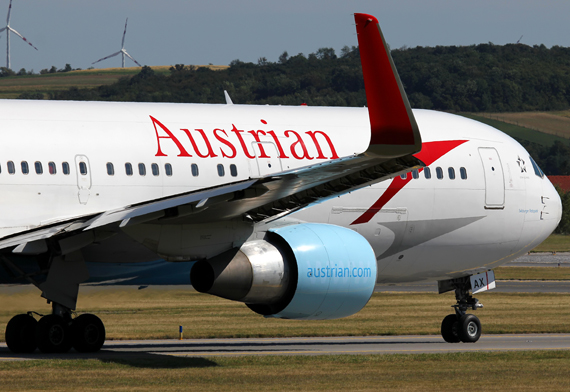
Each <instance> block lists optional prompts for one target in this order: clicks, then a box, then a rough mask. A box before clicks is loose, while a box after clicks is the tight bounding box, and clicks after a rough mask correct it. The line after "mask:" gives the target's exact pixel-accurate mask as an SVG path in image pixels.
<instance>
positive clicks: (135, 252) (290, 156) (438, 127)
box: [0, 13, 561, 353]
mask: <svg viewBox="0 0 570 392" xmlns="http://www.w3.org/2000/svg"><path fill="white" fill-rule="evenodd" d="M354 17H355V21H356V30H357V37H358V43H359V49H360V56H361V63H362V69H363V76H364V82H365V88H366V96H367V103H368V107H365V108H341V107H309V106H306V105H301V106H298V107H293V106H256V105H237V104H233V103H232V102H231V100H230V101H228V102H227V104H218V105H211V104H166V103H128V102H114V103H110V102H63V101H23V100H14V101H9V100H6V101H2V102H1V103H0V105H1V107H2V110H1V111H0V124H1V127H0V135H1V137H2V140H3V143H2V145H1V146H0V157H2V158H1V161H0V192H1V195H2V203H0V284H16V283H17V284H23V283H27V284H33V285H35V286H37V287H38V288H39V289H40V290H41V296H42V297H43V298H45V299H46V300H47V301H48V303H50V304H51V305H52V313H51V314H48V315H44V316H42V317H41V318H40V319H39V320H36V318H35V317H34V316H33V313H32V312H28V313H24V314H19V315H16V316H14V317H13V318H12V319H11V320H10V321H9V322H8V324H7V326H6V334H5V336H6V343H7V345H8V347H9V349H10V350H11V351H12V352H26V353H27V352H33V351H35V350H36V349H37V348H39V350H40V351H41V352H44V353H50V352H67V351H69V350H70V349H71V347H73V348H74V349H75V350H76V351H79V352H95V351H98V350H100V349H101V347H102V346H103V344H104V341H105V327H104V325H103V323H102V321H101V320H100V319H99V318H98V317H97V316H95V315H92V314H81V315H79V316H76V317H74V314H75V313H74V311H75V310H76V305H77V297H78V288H79V285H80V284H82V283H84V282H88V281H111V282H115V283H116V282H118V281H121V282H127V283H129V282H131V283H132V282H135V281H137V279H138V278H140V277H141V276H143V275H145V274H146V276H148V275H155V276H148V277H149V279H150V281H152V280H153V278H155V279H157V280H160V279H161V278H164V279H166V281H168V280H169V279H171V278H172V280H171V281H172V282H174V281H179V280H180V279H182V280H184V281H186V282H191V283H192V285H193V286H194V288H195V289H196V290H197V291H199V292H203V293H209V294H212V295H217V296H220V297H223V298H227V299H230V300H234V301H241V302H243V303H245V304H246V305H247V306H248V307H249V308H250V309H251V310H252V311H254V312H256V313H258V314H260V315H263V316H265V317H277V318H284V319H333V318H340V317H346V316H350V315H352V314H354V313H356V312H358V311H359V310H360V309H362V308H363V307H364V306H365V305H366V303H367V302H368V301H369V299H370V298H371V296H372V293H373V291H374V287H375V285H376V284H377V283H398V282H413V281H423V280H431V281H438V288H439V292H440V293H443V292H448V291H452V290H454V291H455V295H456V304H455V305H453V308H454V312H453V313H452V314H450V315H448V316H447V317H445V319H444V320H443V321H442V325H441V332H442V337H443V338H444V339H445V340H446V341H447V342H450V343H458V342H465V343H469V342H476V341H477V340H478V339H479V337H480V335H481V323H480V321H479V319H478V318H477V317H476V316H475V315H473V314H469V313H467V311H468V310H476V309H478V308H480V307H481V306H482V305H481V304H480V303H479V301H478V300H477V299H476V298H474V297H473V295H474V294H476V293H478V292H480V291H482V290H488V289H492V288H493V287H494V286H495V279H494V274H493V269H494V268H495V267H497V266H499V265H502V264H504V263H506V262H508V261H510V260H513V259H515V258H516V257H518V256H520V255H522V254H524V253H526V252H528V251H529V250H530V249H532V248H533V247H535V246H536V245H537V244H539V243H540V242H541V241H543V240H544V239H545V238H546V237H547V236H548V235H549V234H550V233H551V232H552V231H553V230H554V229H555V227H556V226H557V224H558V222H559V220H560V217H561V202H560V198H559V196H558V194H557V192H556V190H555V189H554V187H553V186H552V184H551V183H550V182H549V180H548V178H547V177H546V176H545V175H544V173H543V172H542V171H541V170H540V168H539V167H538V165H537V164H536V163H535V162H534V161H533V159H532V158H531V157H530V155H529V154H528V152H527V151H526V150H525V149H524V148H523V147H522V146H521V145H520V144H518V143H517V142H516V141H515V140H513V139H511V138H510V137H509V136H507V135H505V134H503V133H502V132H500V131H498V130H496V129H494V128H492V127H489V126H487V125H485V124H482V123H479V122H476V121H473V120H470V119H467V118H464V117H460V116H456V115H452V114H448V113H442V112H436V111H430V110H412V109H411V107H410V104H409V102H408V99H407V97H406V94H405V91H404V88H403V86H402V83H401V81H400V79H399V76H398V74H397V71H396V68H395V66H394V63H393V61H392V58H391V56H390V52H389V49H388V47H387V45H386V43H385V40H384V37H383V35H382V31H381V30H380V26H379V23H378V20H377V19H376V18H375V17H374V16H371V15H368V14H360V13H357V14H355V15H354ZM157 263H158V264H160V265H163V264H165V265H168V266H172V270H171V271H177V272H176V273H174V274H172V273H171V275H168V273H165V274H164V276H162V277H161V276H160V273H156V274H153V272H152V271H155V270H154V269H153V268H154V267H155V266H156V265H157ZM161 263H162V264H161ZM145 265H147V266H149V267H148V269H146V272H144V271H145V267H144V266H145ZM166 269H168V268H166ZM119 271H120V272H119ZM149 271H151V272H149ZM156 271H159V270H158V269H157V270H156ZM180 271H186V272H185V273H183V276H182V277H180V276H174V275H177V274H178V273H180ZM188 273H189V276H188ZM112 278H116V279H115V280H113V279H112Z"/></svg>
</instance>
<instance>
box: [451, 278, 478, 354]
mask: <svg viewBox="0 0 570 392" xmlns="http://www.w3.org/2000/svg"><path fill="white" fill-rule="evenodd" d="M467 287H469V286H466V285H465V284H461V285H459V286H458V287H457V286H456V288H455V298H456V299H457V304H455V305H453V306H452V308H455V314H450V315H448V316H446V317H445V318H444V319H443V321H442V323H441V336H442V337H443V339H444V340H445V341H446V342H448V343H459V342H463V343H475V342H476V341H477V340H479V338H480V337H481V322H480V321H479V318H477V316H475V315H474V314H467V313H466V312H467V309H473V310H476V309H479V308H482V307H483V304H480V303H479V300H478V299H477V298H473V297H472V296H471V295H470V294H469V289H468V288H467Z"/></svg>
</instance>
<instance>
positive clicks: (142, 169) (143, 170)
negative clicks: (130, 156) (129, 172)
mask: <svg viewBox="0 0 570 392" xmlns="http://www.w3.org/2000/svg"><path fill="white" fill-rule="evenodd" d="M139 174H140V175H141V176H146V166H145V165H144V163H139Z"/></svg>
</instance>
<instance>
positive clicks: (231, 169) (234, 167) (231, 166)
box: [230, 164, 237, 177]
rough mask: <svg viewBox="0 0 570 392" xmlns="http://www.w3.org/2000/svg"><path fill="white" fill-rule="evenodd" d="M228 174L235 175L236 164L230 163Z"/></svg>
mask: <svg viewBox="0 0 570 392" xmlns="http://www.w3.org/2000/svg"><path fill="white" fill-rule="evenodd" d="M230 174H231V175H232V177H237V166H236V165H234V164H231V165H230Z"/></svg>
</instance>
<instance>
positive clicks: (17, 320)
mask: <svg viewBox="0 0 570 392" xmlns="http://www.w3.org/2000/svg"><path fill="white" fill-rule="evenodd" d="M37 323H38V322H37V321H36V319H35V318H33V317H32V316H29V315H27V314H19V315H17V316H14V317H12V319H11V320H10V321H9V322H8V325H7V326H6V335H5V338H6V345H7V346H8V348H9V349H10V351H12V352H13V353H16V354H18V353H32V352H34V351H35V350H36V347H37V345H36V336H35V335H36V324H37Z"/></svg>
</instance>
